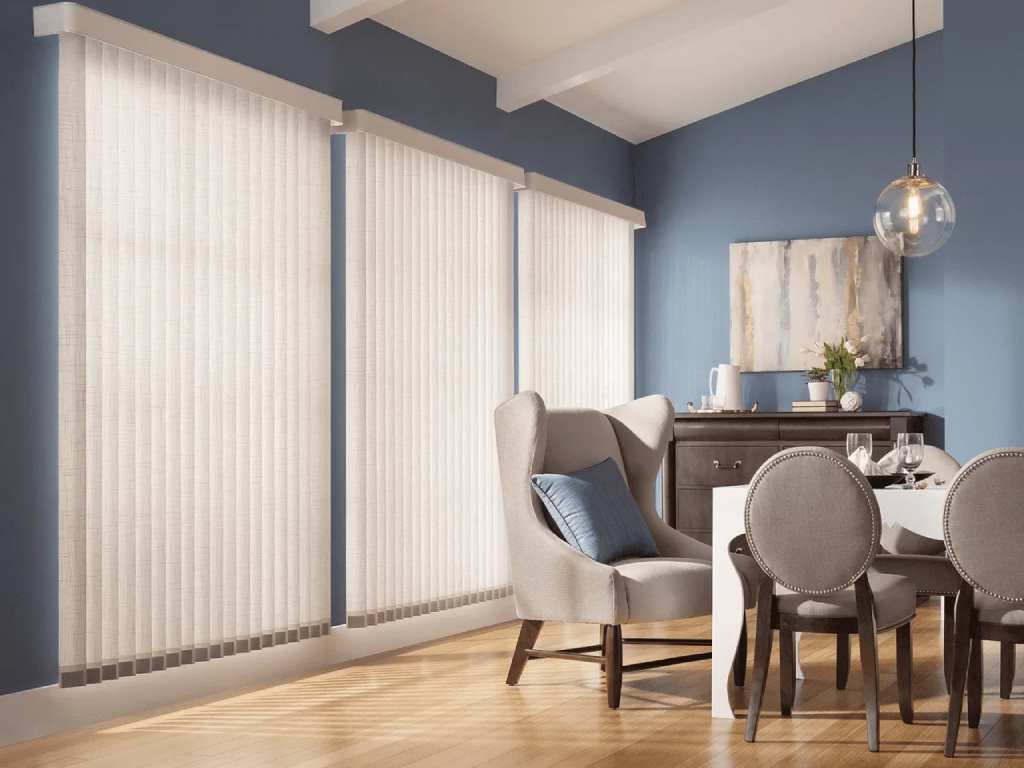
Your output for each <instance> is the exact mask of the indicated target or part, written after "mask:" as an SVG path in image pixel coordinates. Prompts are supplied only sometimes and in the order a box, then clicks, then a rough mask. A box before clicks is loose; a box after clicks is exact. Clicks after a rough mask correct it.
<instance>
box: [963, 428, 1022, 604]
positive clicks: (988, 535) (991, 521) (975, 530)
mask: <svg viewBox="0 0 1024 768" xmlns="http://www.w3.org/2000/svg"><path fill="white" fill-rule="evenodd" d="M943 531H944V536H945V539H946V552H947V553H948V554H949V559H950V560H951V561H952V563H953V566H954V567H955V568H956V569H957V571H958V572H959V573H960V575H961V576H962V577H963V578H964V580H965V581H966V582H967V583H968V584H970V585H971V586H972V587H974V588H975V589H977V590H980V591H981V592H984V593H986V594H988V595H991V596H992V597H997V598H999V599H1001V600H1009V601H1013V602H1024V567H1022V555H1024V449H1020V448H1000V449H997V450H994V451H987V452H986V453H983V454H981V455H980V456H977V457H976V458H974V459H971V460H970V461H969V462H967V463H966V464H965V465H964V466H963V468H962V469H961V470H960V471H959V472H958V473H957V475H956V477H954V478H953V482H952V483H950V486H949V490H948V491H947V492H946V506H945V512H944V515H943Z"/></svg>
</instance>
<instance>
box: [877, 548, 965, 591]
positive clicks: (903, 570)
mask: <svg viewBox="0 0 1024 768" xmlns="http://www.w3.org/2000/svg"><path fill="white" fill-rule="evenodd" d="M872 567H873V568H874V569H875V570H877V571H881V572H882V573H893V574H896V575H897V576H906V577H907V578H908V579H910V580H911V581H912V582H914V587H915V588H916V589H917V593H918V594H919V595H955V594H956V593H957V590H958V589H960V574H959V573H957V572H956V569H955V568H954V567H953V563H951V562H950V561H949V558H947V557H946V556H945V554H941V555H879V556H878V557H876V558H875V562H874V563H873V564H872Z"/></svg>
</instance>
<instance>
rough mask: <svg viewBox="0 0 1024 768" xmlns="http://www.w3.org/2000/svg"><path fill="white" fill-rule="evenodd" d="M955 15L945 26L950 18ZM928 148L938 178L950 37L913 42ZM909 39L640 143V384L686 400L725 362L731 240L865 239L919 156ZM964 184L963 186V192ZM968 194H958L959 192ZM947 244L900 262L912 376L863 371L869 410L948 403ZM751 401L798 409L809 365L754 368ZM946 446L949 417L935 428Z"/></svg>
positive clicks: (923, 142) (747, 382) (643, 389)
mask: <svg viewBox="0 0 1024 768" xmlns="http://www.w3.org/2000/svg"><path fill="white" fill-rule="evenodd" d="M948 23H949V22H948V21H947V24H948ZM918 53H919V60H918V64H919V71H920V73H921V77H920V79H919V89H918V94H919V109H918V115H919V155H920V157H921V160H922V163H923V167H924V169H925V170H926V171H927V172H928V173H930V174H932V175H933V176H935V177H937V178H940V179H942V178H943V173H944V147H943V138H942V137H943V131H942V121H943V117H944V105H945V102H944V101H943V51H942V33H938V34H934V35H930V36H928V37H927V38H924V39H922V40H920V41H919V44H918ZM909 71H910V47H909V45H907V46H903V47H900V48H896V49H893V50H890V51H886V52H884V53H881V54H879V55H877V56H872V57H870V58H868V59H865V60H862V61H859V62H856V63H854V64H851V65H849V66H847V67H844V68H842V69H839V70H835V71H833V72H830V73H827V74H825V75H822V76H821V77H817V78H815V79H813V80H808V81H805V82H803V83H799V84H798V85H795V86H792V87H790V88H786V89H784V90H782V91H778V92H776V93H773V94H770V95H768V96H765V97H763V98H761V99H758V100H757V101H753V102H750V103H748V104H744V105H742V106H740V107H737V108H735V109H732V110H729V111H727V112H724V113H721V114H718V115H715V116H712V117H709V118H707V119H705V120H702V121H700V122H698V123H694V124H692V125H689V126H686V127H683V128H681V129H679V130H676V131H673V132H672V133H669V134H666V135H664V136H661V137H659V138H656V139H652V140H651V141H648V142H645V143H643V144H641V145H639V146H638V147H637V149H636V168H637V177H636V179H637V181H636V183H637V197H638V204H639V205H640V207H642V208H644V209H645V210H646V212H647V222H648V227H647V229H646V230H644V231H642V232H640V234H639V237H638V241H637V271H636V306H637V325H636V329H637V331H636V334H637V339H636V341H637V361H636V388H637V394H648V393H652V392H661V393H664V394H666V395H668V396H669V397H671V398H672V399H673V401H674V402H675V403H676V405H677V407H680V408H681V407H682V406H683V404H684V403H685V402H686V401H687V400H694V401H698V400H699V399H700V395H701V394H702V393H705V392H707V377H708V369H709V368H710V367H711V366H712V365H715V364H717V363H720V362H728V359H729V285H728V274H729V244H730V243H732V242H741V241H750V240H782V239H788V238H806V237H831V236H841V235H864V234H870V233H871V232H872V225H871V217H872V214H873V212H874V203H875V199H876V198H877V197H878V193H879V192H880V191H881V189H882V187H884V186H885V185H886V184H887V183H888V182H889V181H891V180H892V179H893V178H895V177H896V176H900V175H902V174H903V173H904V169H905V167H906V162H907V160H909V154H910V103H909V95H910V82H909ZM956 191H957V190H954V193H955V192H956ZM957 201H958V202H959V198H957ZM944 261H945V258H944V254H943V253H942V252H940V253H939V254H935V255H932V256H930V257H928V258H927V259H918V260H907V261H906V262H905V272H904V285H905V292H904V298H905V305H904V319H905V325H906V327H905V346H904V354H905V360H906V362H907V365H908V368H909V369H910V370H907V371H903V372H892V371H888V372H883V371H876V372H868V373H867V374H866V375H865V376H864V377H863V383H862V388H863V389H864V392H865V404H866V407H868V408H878V409H886V408H913V409H915V410H920V411H928V412H930V413H934V414H938V415H939V416H940V417H941V415H942V414H943V412H944V408H945V402H946V399H945V396H944V380H945V376H944V365H943V359H944V344H943V324H942V321H941V317H942V311H943V272H944ZM743 379H744V390H745V396H746V398H747V400H748V402H752V401H753V400H758V401H759V402H760V406H761V408H762V409H768V410H776V409H783V410H788V408H789V404H790V402H791V401H792V400H795V399H804V398H805V397H806V395H807V389H806V386H805V385H804V380H803V378H802V377H801V376H800V375H799V374H792V373H791V374H768V373H761V374H744V376H743ZM929 429H930V431H932V432H933V437H934V438H935V439H939V440H941V431H942V428H941V419H935V420H932V423H931V424H930V425H929Z"/></svg>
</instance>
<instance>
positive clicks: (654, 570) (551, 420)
mask: <svg viewBox="0 0 1024 768" xmlns="http://www.w3.org/2000/svg"><path fill="white" fill-rule="evenodd" d="M673 419H674V412H673V408H672V403H671V402H670V401H669V400H668V399H667V398H665V397H662V396H651V397H644V398H641V399H639V400H635V401H633V402H631V403H627V404H625V405H621V406H618V407H616V408H610V409H608V410H605V411H598V410H593V409H588V408H552V409H548V408H547V407H546V406H545V404H544V401H543V399H541V397H540V395H538V394H537V393H536V392H521V393H519V394H517V395H516V396H514V397H513V398H511V399H510V400H508V401H506V402H505V403H503V404H502V405H500V406H498V408H497V410H496V411H495V414H494V422H495V434H496V438H497V449H498V468H499V473H500V476H501V488H502V498H503V502H504V511H505V522H506V526H505V527H506V533H507V538H508V547H509V567H510V570H511V577H512V588H513V594H514V597H515V607H516V614H517V615H518V617H519V618H520V619H521V621H522V625H521V627H520V632H519V640H518V642H517V644H516V648H515V651H514V652H513V655H512V662H511V664H510V666H509V671H508V677H507V679H506V682H507V683H508V684H509V685H516V684H517V683H518V682H519V679H520V677H521V675H522V674H523V671H524V669H525V667H526V663H527V662H528V661H529V660H531V659H538V658H548V659H565V660H570V661H585V662H593V663H598V664H600V665H601V668H602V670H603V671H604V672H605V678H606V684H607V694H608V706H609V707H611V708H612V709H615V708H617V707H618V706H619V703H620V699H621V690H622V674H623V673H624V672H632V671H639V670H644V669H651V668H653V667H660V666H665V665H668V664H679V663H683V662H689V661H701V660H707V659H709V658H710V657H711V653H710V645H711V640H710V639H707V638H699V639H682V638H667V639H666V638H658V639H654V638H623V636H622V627H623V625H627V624H633V623H636V622H647V621H672V620H675V619H685V618H690V617H694V616H707V615H709V614H710V613H711V547H709V546H708V545H707V544H704V543H703V542H700V541H697V540H696V539H693V538H690V537H689V536H686V535H685V534H683V533H680V532H679V531H677V530H675V529H674V528H672V527H670V526H669V525H667V524H666V523H665V522H664V521H663V520H662V519H661V518H660V517H659V516H658V513H657V511H656V509H655V481H656V479H657V476H658V472H659V470H660V468H661V463H662V459H663V457H664V455H665V451H666V450H667V447H668V441H669V435H670V432H671V429H672V423H673ZM609 457H610V458H611V459H613V460H614V462H615V464H616V465H617V466H618V468H619V470H620V471H621V472H622V475H623V477H624V478H625V480H626V484H627V486H628V487H629V491H630V493H631V494H632V495H633V497H634V499H635V500H636V502H637V505H638V506H639V508H640V512H641V514H642V516H643V518H644V522H645V523H646V524H647V527H648V528H649V529H650V532H651V535H652V536H653V538H654V542H655V544H656V547H657V550H658V553H659V556H658V557H646V558H629V559H625V560H621V561H618V562H612V563H610V564H605V563H600V562H598V561H596V560H592V559H591V558H589V557H588V556H587V555H585V554H583V553H582V552H581V551H579V550H578V549H575V548H573V547H572V546H570V545H569V544H567V543H566V542H565V541H564V540H563V539H562V538H561V536H560V535H559V534H558V533H556V532H555V529H554V527H553V526H552V525H549V523H548V521H547V517H546V513H545V511H544V508H543V505H542V504H541V502H540V501H539V500H538V498H537V496H536V494H535V493H534V492H533V489H532V487H531V484H530V479H531V477H532V476H533V475H536V474H540V473H554V474H566V473H570V472H575V471H577V470H580V469H583V468H585V467H590V466H592V465H594V464H597V463H599V462H602V461H604V460H605V459H608V458H609ZM734 562H735V563H736V567H737V569H738V570H739V571H740V573H741V578H742V579H743V580H744V582H745V590H746V592H747V593H748V595H750V596H751V598H750V599H751V600H752V599H753V597H752V596H753V595H756V594H757V589H756V584H757V582H758V581H759V580H761V579H763V577H762V576H761V573H760V571H759V570H758V568H757V566H756V564H755V563H754V562H753V560H750V559H749V558H740V557H737V558H735V559H734ZM751 585H755V586H751ZM750 607H752V604H751V605H750ZM551 621H562V622H573V623H591V624H597V625H600V628H601V629H600V641H599V642H598V643H597V644H595V645H586V646H581V647H577V648H570V649H566V650H557V651H556V650H541V649H538V648H536V647H535V644H536V641H537V638H538V635H539V633H540V631H541V627H542V626H543V624H544V623H545V622H551ZM624 643H627V644H628V643H646V644H665V645H684V646H686V645H689V646H703V647H705V648H707V649H708V650H705V651H704V652H700V653H695V654H689V655H684V656H674V657H671V658H667V659H661V660H655V661H645V662H639V663H636V664H624V663H623V658H622V646H623V644H624ZM595 651H596V652H597V653H596V654H595V653H593V652H595Z"/></svg>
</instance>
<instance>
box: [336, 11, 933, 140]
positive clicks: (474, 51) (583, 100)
mask: <svg viewBox="0 0 1024 768" xmlns="http://www.w3.org/2000/svg"><path fill="white" fill-rule="evenodd" d="M319 1H320V2H327V3H331V2H343V3H344V4H346V5H347V6H352V5H356V6H358V5H360V4H361V3H363V2H365V0H319ZM917 5H918V8H917V14H918V24H917V27H918V35H919V36H920V35H925V34H929V33H931V32H934V31H936V30H938V29H941V28H942V0H918V3H917ZM382 6H383V7H385V8H386V9H384V10H380V9H381V8H382ZM366 7H367V9H368V11H367V15H372V17H373V18H375V19H376V20H377V21H379V22H380V23H382V24H385V25H387V26H389V27H391V28H392V29H395V30H397V31H399V32H401V33H402V34H404V35H407V36H409V37H412V38H414V39H416V40H419V41H420V42H422V43H425V44H426V45H429V46H431V47H432V48H436V49H437V50H439V51H442V52H444V53H446V54H448V55H449V56H452V57H454V58H456V59H459V60H460V61H463V62H465V63H467V64H470V65H471V66H474V67H476V68H478V69H481V70H483V71H484V72H487V73H489V74H491V75H493V76H495V77H496V78H498V81H499V85H498V100H499V105H500V106H502V107H503V108H507V109H512V108H513V107H517V106H521V105H523V104H526V103H530V102H531V101H534V100H537V99H539V98H545V97H546V98H547V99H548V100H549V101H551V102H553V103H555V104H557V105H559V106H560V107H562V108H564V109H566V110H568V111H570V112H572V113H574V114H576V115H578V116H580V117H582V118H583V119H585V120H588V121H590V122H591V123H595V124H596V125H599V126H601V127H603V128H606V129H608V130H609V131H611V132H612V133H615V134H617V135H619V136H621V137H622V138H624V139H627V140H629V141H632V142H640V141H644V140H646V139H650V138H653V137H655V136H658V135H660V134H662V133H666V132H668V131H671V130H673V129H675V128H679V127H680V126H683V125H687V124H689V123H692V122H695V121H697V120H700V119H702V118H704V117H708V116H709V115H713V114H716V113H718V112H722V111H724V110H726V109H730V108H732V107H735V106H737V105H739V104H742V103H744V102H747V101H751V100H752V99H756V98H758V97H760V96H764V95H766V94H769V93H772V92H773V91H777V90H779V89H781V88H785V87H787V86H790V85H793V84H795V83H798V82H800V81H802V80H806V79H808V78H811V77H815V76H816V75H820V74H823V73H825V72H828V71H830V70H833V69H836V68H838V67H841V66H844V65H846V64H849V63H851V62H854V61H857V60H859V59H863V58H865V57H867V56H871V55H873V54H875V53H879V52H880V51H884V50H886V49H888V48H892V47H893V46H896V45H899V44H901V43H904V42H906V41H907V40H909V38H910V2H909V0H388V2H386V3H382V2H381V0H370V1H369V2H366ZM378 10H379V12H378ZM908 78H909V72H908Z"/></svg>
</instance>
